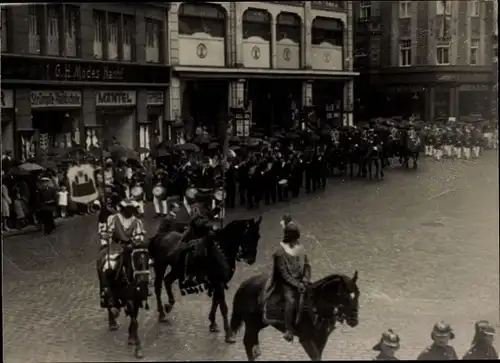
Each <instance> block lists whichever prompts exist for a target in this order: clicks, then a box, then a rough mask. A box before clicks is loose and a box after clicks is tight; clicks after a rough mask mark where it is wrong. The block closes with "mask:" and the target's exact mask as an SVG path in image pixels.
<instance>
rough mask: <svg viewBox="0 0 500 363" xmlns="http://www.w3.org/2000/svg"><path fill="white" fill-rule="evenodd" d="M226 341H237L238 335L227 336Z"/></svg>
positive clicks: (231, 342)
mask: <svg viewBox="0 0 500 363" xmlns="http://www.w3.org/2000/svg"><path fill="white" fill-rule="evenodd" d="M226 343H228V344H234V343H236V337H235V336H234V335H233V334H230V335H228V336H226ZM254 355H255V354H254Z"/></svg>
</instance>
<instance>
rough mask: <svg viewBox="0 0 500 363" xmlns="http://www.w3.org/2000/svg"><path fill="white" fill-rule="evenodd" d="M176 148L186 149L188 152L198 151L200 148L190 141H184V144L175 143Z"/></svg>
mask: <svg viewBox="0 0 500 363" xmlns="http://www.w3.org/2000/svg"><path fill="white" fill-rule="evenodd" d="M175 147H176V149H179V150H182V151H188V152H198V151H200V148H199V147H198V146H197V145H195V144H192V143H190V142H188V143H185V144H177V145H175Z"/></svg>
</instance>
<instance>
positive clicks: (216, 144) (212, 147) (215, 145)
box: [208, 142, 220, 150]
mask: <svg viewBox="0 0 500 363" xmlns="http://www.w3.org/2000/svg"><path fill="white" fill-rule="evenodd" d="M219 146H220V144H219V143H218V142H212V143H211V144H210V145H208V150H215V149H217V148H219Z"/></svg>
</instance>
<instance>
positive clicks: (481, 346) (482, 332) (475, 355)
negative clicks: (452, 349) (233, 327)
mask: <svg viewBox="0 0 500 363" xmlns="http://www.w3.org/2000/svg"><path fill="white" fill-rule="evenodd" d="M475 330H476V331H475V334H474V339H472V344H471V347H470V348H469V350H468V351H467V353H465V355H464V357H463V358H462V359H464V360H473V359H474V360H475V359H498V353H497V351H496V349H495V347H493V340H494V338H495V328H493V326H492V325H491V324H490V323H489V322H487V321H486V320H480V321H478V322H477V323H476V324H475Z"/></svg>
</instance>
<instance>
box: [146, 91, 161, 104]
mask: <svg viewBox="0 0 500 363" xmlns="http://www.w3.org/2000/svg"><path fill="white" fill-rule="evenodd" d="M147 95H148V96H147V97H148V99H147V104H148V105H149V106H163V105H164V103H165V93H164V92H162V91H150V92H148V93H147Z"/></svg>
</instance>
